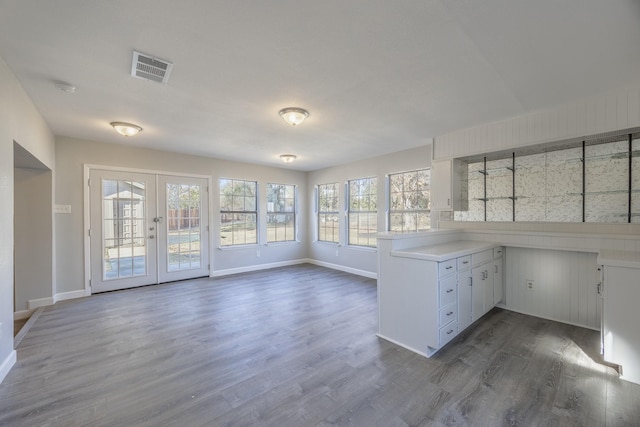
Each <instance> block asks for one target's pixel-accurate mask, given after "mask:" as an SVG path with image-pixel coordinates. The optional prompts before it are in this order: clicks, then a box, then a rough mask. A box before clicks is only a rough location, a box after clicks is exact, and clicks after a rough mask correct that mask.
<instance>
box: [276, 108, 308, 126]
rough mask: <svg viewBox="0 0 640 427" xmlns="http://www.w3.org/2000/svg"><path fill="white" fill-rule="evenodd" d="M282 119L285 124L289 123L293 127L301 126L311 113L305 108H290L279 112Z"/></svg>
mask: <svg viewBox="0 0 640 427" xmlns="http://www.w3.org/2000/svg"><path fill="white" fill-rule="evenodd" d="M279 114H280V117H282V118H283V119H284V121H285V122H287V123H289V124H290V125H291V126H296V125H299V124H300V123H302V122H303V121H304V119H306V118H307V117H309V112H308V111H307V110H305V109H303V108H296V107H288V108H283V109H282V110H280V112H279Z"/></svg>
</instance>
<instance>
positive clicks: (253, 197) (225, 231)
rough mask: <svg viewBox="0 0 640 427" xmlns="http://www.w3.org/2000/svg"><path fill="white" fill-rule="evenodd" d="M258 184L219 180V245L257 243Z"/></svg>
mask: <svg viewBox="0 0 640 427" xmlns="http://www.w3.org/2000/svg"><path fill="white" fill-rule="evenodd" d="M257 190H258V183H257V182H255V181H244V180H238V179H225V178H221V179H220V245H221V246H233V245H249V244H256V243H258V233H257V218H258V209H257V206H258V196H257V194H258V191H257Z"/></svg>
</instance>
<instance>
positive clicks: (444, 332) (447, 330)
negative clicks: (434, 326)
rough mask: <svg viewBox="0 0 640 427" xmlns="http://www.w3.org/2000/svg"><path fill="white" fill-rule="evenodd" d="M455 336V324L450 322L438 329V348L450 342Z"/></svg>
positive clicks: (456, 328)
mask: <svg viewBox="0 0 640 427" xmlns="http://www.w3.org/2000/svg"><path fill="white" fill-rule="evenodd" d="M456 335H458V324H457V323H456V322H451V323H450V324H448V325H446V326H443V327H442V328H440V346H443V345H445V344H446V343H448V342H449V341H451V340H452V339H453V338H454V337H455V336H456Z"/></svg>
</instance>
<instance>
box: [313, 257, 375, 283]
mask: <svg viewBox="0 0 640 427" xmlns="http://www.w3.org/2000/svg"><path fill="white" fill-rule="evenodd" d="M306 262H308V263H309V264H313V265H319V266H320V267H327V268H331V269H333V270H340V271H344V272H346V273H351V274H355V275H357V276H364V277H368V278H369V279H377V278H378V273H372V272H371V271H366V270H359V269H357V268H351V267H345V266H344V265H340V264H332V263H330V262H325V261H318V260H315V259H307V260H306Z"/></svg>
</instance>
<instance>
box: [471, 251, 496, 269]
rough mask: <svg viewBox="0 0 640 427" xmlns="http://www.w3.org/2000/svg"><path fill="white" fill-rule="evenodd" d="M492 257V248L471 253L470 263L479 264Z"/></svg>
mask: <svg viewBox="0 0 640 427" xmlns="http://www.w3.org/2000/svg"><path fill="white" fill-rule="evenodd" d="M492 259H493V249H487V250H486V251H482V252H478V253H475V254H471V264H473V265H480V264H484V263H485V262H487V261H491V260H492Z"/></svg>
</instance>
